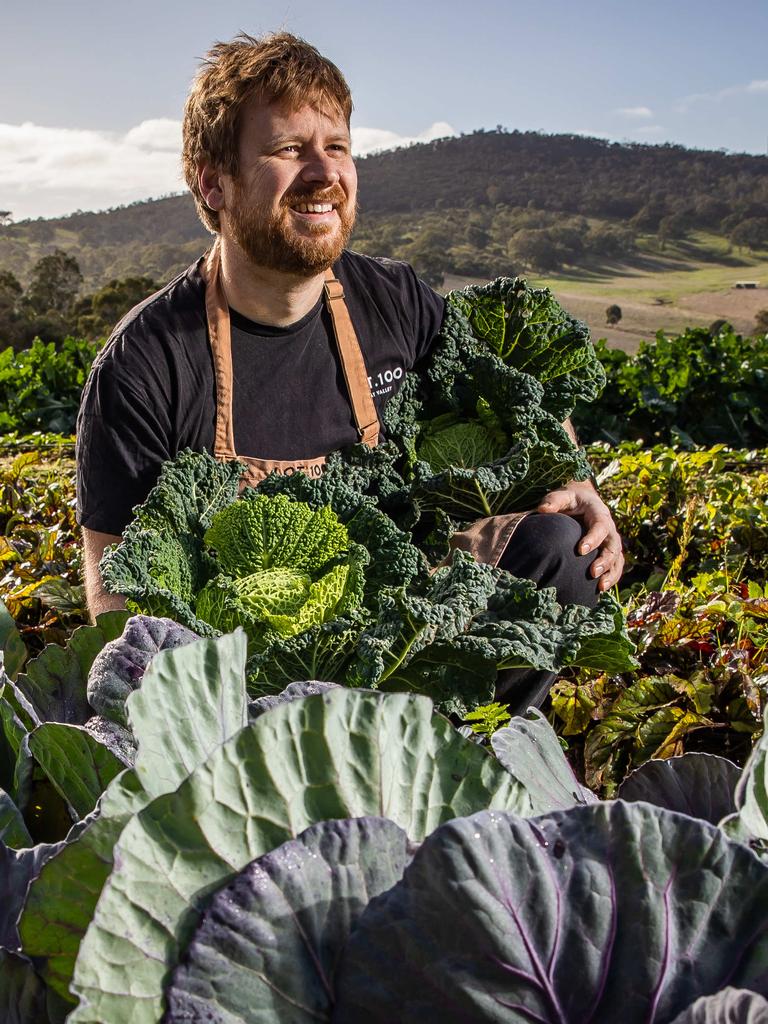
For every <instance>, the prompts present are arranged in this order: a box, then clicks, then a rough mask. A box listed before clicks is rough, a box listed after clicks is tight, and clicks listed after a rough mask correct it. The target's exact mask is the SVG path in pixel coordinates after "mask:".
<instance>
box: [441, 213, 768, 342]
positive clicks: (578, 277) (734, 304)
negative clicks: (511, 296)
mask: <svg viewBox="0 0 768 1024" xmlns="http://www.w3.org/2000/svg"><path fill="white" fill-rule="evenodd" d="M654 243H655V240H654ZM527 276H528V278H529V280H530V281H531V283H533V284H536V285H546V286H547V287H549V288H551V289H552V291H553V292H554V293H555V295H556V296H557V298H558V299H559V301H560V302H561V303H562V305H563V306H564V307H565V308H566V309H567V310H568V311H569V312H570V313H572V314H573V315H574V316H577V317H579V318H580V319H582V320H586V321H587V323H588V324H589V326H590V329H591V331H592V336H593V338H606V339H607V341H608V343H609V344H611V345H615V346H616V347H618V348H622V349H624V350H625V351H627V352H634V351H636V349H637V347H638V345H639V344H640V342H641V341H643V340H646V339H649V338H652V337H653V336H654V335H655V334H656V332H657V331H658V330H665V331H667V332H670V333H678V332H680V331H682V330H684V329H685V328H686V327H696V326H701V327H708V326H709V325H710V324H711V323H712V322H713V321H714V320H720V319H723V320H728V321H730V322H731V323H732V324H733V326H734V327H735V328H736V330H737V331H739V332H740V333H741V334H751V333H752V331H753V330H754V323H755V315H756V313H757V312H758V310H761V309H768V253H759V254H750V253H748V252H746V251H742V250H738V251H731V250H730V248H729V246H728V243H727V241H726V239H724V238H721V237H718V236H715V235H705V234H702V233H698V234H693V235H691V236H690V238H688V239H686V240H685V241H683V242H675V243H672V242H670V243H668V245H667V246H666V247H665V249H664V251H660V250H659V249H658V248H656V247H653V248H652V247H651V246H650V244H648V243H646V246H645V247H644V248H641V251H640V253H639V254H638V256H637V257H636V258H635V259H634V260H633V261H632V263H626V264H618V265H612V266H606V265H590V264H586V263H585V264H584V265H583V266H580V267H578V268H575V267H570V268H567V270H566V271H564V272H563V273H559V274H556V275H552V276H549V277H545V276H539V275H535V274H529V275H527ZM737 281H757V282H758V285H759V287H757V288H755V289H743V288H736V287H735V285H736V282H737ZM469 283H470V280H469V279H468V278H458V277H447V278H446V279H445V282H444V288H445V290H448V289H450V288H459V287H463V286H464V285H465V284H469ZM472 283H474V282H472ZM614 303H615V304H616V305H618V306H620V307H621V311H622V319H621V322H620V323H619V324H617V325H615V326H613V327H608V326H607V325H606V323H605V309H606V307H607V306H609V305H613V304H614Z"/></svg>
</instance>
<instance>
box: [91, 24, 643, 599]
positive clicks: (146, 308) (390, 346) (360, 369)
mask: <svg viewBox="0 0 768 1024" xmlns="http://www.w3.org/2000/svg"><path fill="white" fill-rule="evenodd" d="M351 110H352V102H351V97H350V93H349V89H348V87H347V85H346V82H345V81H344V79H343V77H342V75H341V73H340V72H339V71H338V69H337V68H336V67H335V66H334V65H333V64H331V63H330V62H329V61H328V60H326V59H325V58H324V57H322V56H321V55H320V54H319V53H318V52H317V50H315V49H314V48H313V47H311V46H309V45H308V44H307V43H305V42H303V41H302V40H300V39H297V38H296V37H294V36H291V35H289V34H287V33H282V34H278V35H273V36H268V37H266V38H264V39H261V40H257V39H253V38H251V37H249V36H245V35H243V36H239V37H237V38H236V39H235V40H233V41H232V42H230V43H226V44H222V43H220V44H217V45H216V46H214V48H213V49H212V50H211V52H210V53H209V54H208V57H207V59H206V62H205V63H204V64H203V66H202V68H201V69H200V72H199V74H198V76H197V78H196V80H195V82H194V84H193V87H192V90H191V92H190V95H189V98H188V100H187V105H186V109H185V117H184V133H183V135H184V146H183V163H184V172H185V177H186V180H187V184H188V185H189V187H190V190H191V191H192V193H193V195H194V197H195V202H196V204H197V209H198V212H199V215H200V217H201V219H202V220H203V222H204V223H205V224H206V226H207V227H208V228H209V229H210V230H211V231H212V232H213V233H214V234H215V235H216V242H215V244H214V246H213V248H212V250H211V252H210V253H209V254H208V256H207V258H206V259H205V260H201V261H198V263H196V264H195V265H194V266H192V267H190V268H189V269H188V270H187V271H186V272H185V273H184V274H182V275H180V277H178V278H176V279H175V280H174V281H172V282H171V283H170V284H169V285H168V286H166V287H165V288H164V289H163V290H162V291H160V292H158V293H157V295H155V296H152V297H151V298H150V299H148V300H146V301H145V302H144V303H142V304H141V305H139V306H138V307H136V308H135V309H134V310H132V311H131V312H130V313H129V314H128V315H127V316H126V317H125V318H124V319H123V320H122V321H121V322H120V323H119V324H118V325H117V327H116V328H115V331H114V332H113V334H112V337H111V338H110V340H109V342H108V343H107V345H106V347H105V348H104V350H103V351H102V353H101V354H100V355H99V357H98V359H97V360H96V363H95V364H94V367H93V371H92V373H91V376H90V378H89V381H88V384H87V385H86V389H85V391H84V395H83V403H82V406H81V412H80V418H79V422H78V516H79V522H80V523H81V526H82V528H83V543H84V556H85V557H84V570H85V583H86V594H87V598H88V605H89V608H90V610H91V613H92V614H93V615H96V614H98V613H99V612H101V611H104V610H107V609H109V608H117V607H121V606H122V604H123V601H122V598H120V597H119V596H118V595H112V594H107V593H106V592H105V591H104V589H103V587H102V585H101V580H100V576H99V572H98V563H99V560H100V558H101V556H102V554H103V551H104V548H105V547H106V545H108V544H111V543H114V542H116V541H117V540H119V535H120V533H121V531H122V530H123V528H124V527H125V525H126V524H127V522H128V521H129V519H130V512H131V508H132V507H133V506H134V505H135V504H137V503H138V502H140V501H142V500H143V499H144V497H145V496H146V494H147V492H148V491H149V489H150V488H151V486H152V484H153V483H154V482H155V480H156V478H157V475H158V473H159V470H160V466H161V465H162V463H163V461H165V460H166V459H169V458H172V457H173V456H174V455H175V454H176V453H177V452H178V451H179V450H181V449H182V448H185V447H191V448H194V449H207V450H210V451H213V452H214V453H215V454H216V455H217V456H218V457H220V458H226V457H235V456H237V457H238V458H243V459H244V460H245V461H246V462H247V464H248V465H249V475H250V479H251V481H257V480H258V479H260V478H262V477H263V475H264V474H265V473H266V472H268V471H269V470H271V469H276V470H278V471H282V472H291V471H294V470H295V469H302V470H304V471H308V472H321V471H322V463H323V460H324V457H325V456H326V455H327V454H329V453H330V452H331V451H334V450H336V449H338V448H341V447H343V446H345V445H348V444H350V443H352V442H354V441H357V440H361V439H362V440H363V441H365V442H366V443H370V444H375V443H376V439H377V437H378V433H379V422H380V419H381V414H382V412H383V409H384V407H385V405H386V401H387V400H388V398H389V397H391V394H392V393H393V388H394V387H395V386H396V385H397V382H398V381H399V380H402V377H403V375H404V373H405V372H406V371H407V370H410V369H411V368H413V367H414V366H416V365H417V364H418V362H419V360H420V359H421V358H422V357H423V356H424V355H425V354H426V352H427V351H428V349H429V346H430V344H431V342H432V340H433V338H434V337H435V335H436V334H437V333H438V330H439V328H440V323H441V319H442V314H443V306H444V301H443V299H442V298H441V297H440V296H438V295H437V294H436V293H435V292H433V291H432V290H431V289H430V288H428V287H427V286H426V285H425V284H423V282H420V281H419V280H418V279H417V278H416V276H415V274H414V273H413V270H412V269H411V268H410V267H408V266H407V265H406V264H402V263H397V262H395V261H391V260H375V259H371V258H369V257H365V256H361V255H360V254H357V253H353V252H350V251H349V250H347V249H346V248H345V246H346V243H347V241H348V239H349V237H350V234H351V231H352V227H353V224H354V219H355V209H356V195H357V178H356V172H355V166H354V163H353V161H352V156H351V151H350V137H349V120H350V114H351ZM334 278H335V280H334ZM387 371H389V372H387ZM385 375H386V376H385ZM384 379H386V380H388V381H392V382H393V383H392V384H391V385H387V386H381V387H379V388H374V389H373V393H371V390H370V388H369V384H370V382H371V381H377V380H384ZM538 512H539V514H538V515H534V516H531V517H529V518H528V519H526V520H524V521H523V523H522V524H520V526H519V528H518V533H519V536H518V534H515V538H514V539H515V543H514V544H509V545H506V548H507V550H504V551H503V552H500V554H501V559H502V560H501V562H500V564H502V565H503V566H504V567H505V568H509V569H510V570H511V571H514V572H516V573H517V574H518V575H527V576H530V577H531V578H533V579H536V580H537V581H538V582H542V583H554V585H557V586H558V587H559V590H560V592H561V600H563V601H565V602H568V601H573V600H575V601H580V602H581V603H593V602H594V601H595V600H596V591H597V590H605V589H607V588H608V587H610V586H612V585H613V584H614V583H615V582H616V580H617V579H618V578H619V576H620V574H621V568H622V564H623V562H622V556H621V542H620V539H619V537H618V534H617V532H616V528H615V526H614V524H613V522H612V520H611V517H610V513H609V512H608V509H607V508H606V506H605V505H604V503H603V502H602V501H601V499H600V497H599V496H598V494H597V492H596V491H595V489H594V488H593V487H592V485H591V484H590V483H575V482H572V483H570V484H568V485H566V486H565V487H563V488H561V489H560V490H557V491H554V492H552V493H551V494H549V495H547V496H546V498H545V499H544V501H543V502H542V505H541V506H540V508H539V510H538ZM558 513H565V515H558ZM570 517H578V519H579V521H580V523H581V526H583V527H584V530H585V532H584V534H583V536H582V528H581V526H580V525H579V523H578V522H576V521H575V520H574V519H573V518H570ZM577 543H578V545H579V554H577V553H576V550H575V547H576V545H577ZM545 563H546V564H545Z"/></svg>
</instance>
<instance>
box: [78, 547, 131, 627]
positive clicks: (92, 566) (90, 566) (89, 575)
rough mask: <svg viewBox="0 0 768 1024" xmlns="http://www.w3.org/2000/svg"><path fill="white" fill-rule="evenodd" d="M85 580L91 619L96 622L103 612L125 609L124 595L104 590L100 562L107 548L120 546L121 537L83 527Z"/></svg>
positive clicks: (86, 597)
mask: <svg viewBox="0 0 768 1024" xmlns="http://www.w3.org/2000/svg"><path fill="white" fill-rule="evenodd" d="M82 532H83V580H84V582H85V599H86V603H87V605H88V611H89V612H90V615H91V619H92V620H94V621H95V619H96V616H97V615H100V614H101V612H113V611H121V610H122V609H123V608H125V598H124V597H123V595H122V594H109V593H107V591H106V590H105V589H104V584H103V583H102V582H101V573H100V572H99V562H100V561H101V556H102V555H103V554H104V550H105V548H107V547H108V546H109V545H110V544H118V543H119V542H120V539H121V538H120V536H119V535H117V536H116V535H115V534H114V533H99V532H98V531H97V530H88V529H86V527H83V531H82Z"/></svg>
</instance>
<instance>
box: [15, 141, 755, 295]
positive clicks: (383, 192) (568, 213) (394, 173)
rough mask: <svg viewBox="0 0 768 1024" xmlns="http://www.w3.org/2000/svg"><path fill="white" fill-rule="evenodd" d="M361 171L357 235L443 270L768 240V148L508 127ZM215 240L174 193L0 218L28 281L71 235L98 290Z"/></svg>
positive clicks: (171, 264) (157, 276) (70, 248)
mask: <svg viewBox="0 0 768 1024" xmlns="http://www.w3.org/2000/svg"><path fill="white" fill-rule="evenodd" d="M358 173H359V178H360V206H361V216H360V220H359V225H358V229H357V231H356V234H355V236H354V239H353V244H354V246H355V247H356V248H359V249H361V250H362V251H365V252H369V253H376V254H381V255H389V256H394V257H398V258H403V259H409V260H410V261H411V262H412V263H413V264H414V266H415V267H416V268H417V270H418V271H419V272H420V273H422V274H423V275H425V276H426V277H427V278H428V279H429V280H431V281H433V282H437V281H439V278H440V277H441V276H442V275H443V274H444V273H454V274H462V275H468V276H475V275H477V276H479V277H492V276H495V275H496V274H497V273H508V272H509V270H510V267H514V268H515V270H527V269H534V270H540V271H551V270H557V269H558V268H560V267H562V266H563V265H569V264H570V265H573V264H577V263H578V262H579V261H580V260H583V259H584V258H585V257H588V258H590V259H591V258H596V259H599V260H604V261H614V262H616V261H618V260H622V259H627V258H631V256H632V254H633V253H634V252H635V250H636V247H637V245H638V240H639V239H642V240H643V244H647V241H648V238H649V236H650V237H651V239H652V241H653V243H654V245H657V247H658V248H659V249H661V250H663V249H664V247H665V245H666V244H667V242H668V241H671V240H679V239H684V238H686V236H687V235H688V234H689V233H690V232H692V231H706V232H710V233H713V234H716V235H720V236H722V237H724V238H725V239H727V240H728V242H729V243H730V244H731V245H733V246H735V247H737V248H740V249H745V250H751V251H757V250H764V249H767V248H768V158H766V157H763V156H748V155H739V154H726V153H722V152H709V151H704V150H689V149H685V148H683V147H682V146H671V145H664V146H641V145H631V144H619V143H609V142H605V141H603V140H600V139H590V138H584V137H582V136H574V135H541V134H538V133H536V132H517V131H513V132H508V131H505V130H503V129H496V130H494V131H477V132H473V133H472V134H470V135H463V136H461V137H459V138H449V139H442V140H438V141H436V142H431V143H426V144H422V145H417V146H411V147H406V148H402V149H397V150H393V151H391V152H387V153H381V154H377V155H374V156H369V157H366V158H364V159H361V160H359V161H358ZM209 241H210V235H209V234H208V233H207V232H206V231H205V230H204V229H203V227H202V225H201V224H200V222H199V220H198V219H197V216H196V213H195V209H194V205H193V203H192V199H191V197H190V196H186V195H185V196H171V197H169V198H166V199H160V200H155V201H147V202H141V203H134V204H131V205H129V206H124V207H120V208H118V209H115V210H110V211H107V212H105V213H76V214H73V215H71V216H69V217H64V218H57V219H50V220H34V221H23V222H20V223H18V224H8V225H6V226H4V227H0V269H3V268H4V269H6V270H9V271H12V272H13V273H14V275H15V276H16V277H17V279H18V280H19V281H20V282H21V283H22V285H23V286H26V285H27V284H29V283H30V282H31V278H32V273H33V266H34V265H35V263H36V262H37V261H38V260H39V259H40V258H41V257H42V256H45V255H47V254H51V253H52V252H53V251H54V250H55V249H56V248H60V249H62V250H64V251H65V252H67V253H69V254H70V255H72V256H74V257H75V258H76V260H77V262H78V266H79V268H80V271H81V273H82V275H83V282H84V287H85V288H86V289H90V290H95V289H97V288H99V287H101V286H102V285H104V284H105V283H106V282H108V281H109V280H111V279H123V278H126V277H131V276H132V277H149V278H152V279H154V280H161V281H162V280H165V279H167V278H168V277H170V276H171V275H172V274H174V273H176V272H178V271H179V270H181V269H182V268H183V267H184V266H186V265H187V264H189V263H190V262H191V261H192V260H193V259H194V258H195V257H196V256H197V255H199V254H200V253H201V252H202V251H203V249H205V248H206V246H207V245H208V244H209Z"/></svg>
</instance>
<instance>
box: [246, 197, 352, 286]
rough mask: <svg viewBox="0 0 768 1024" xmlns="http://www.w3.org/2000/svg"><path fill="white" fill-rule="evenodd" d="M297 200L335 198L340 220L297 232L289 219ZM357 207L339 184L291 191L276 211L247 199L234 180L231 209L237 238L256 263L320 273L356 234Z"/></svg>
mask: <svg viewBox="0 0 768 1024" xmlns="http://www.w3.org/2000/svg"><path fill="white" fill-rule="evenodd" d="M298 203H333V204H334V205H335V208H336V214H337V216H338V218H339V223H338V225H333V224H321V223H319V224H315V225H313V224H309V225H307V228H308V230H309V232H310V234H309V236H307V235H302V234H299V233H298V231H296V230H295V229H294V228H292V227H291V225H290V218H291V212H290V207H291V206H294V205H296V204H298ZM355 213H356V211H355V208H354V206H352V205H351V204H350V203H349V200H348V199H347V196H346V193H345V192H344V190H343V189H342V188H341V186H340V185H333V186H332V187H331V188H329V189H324V190H323V191H321V192H318V191H315V192H308V193H296V192H293V193H290V194H287V195H285V196H283V199H282V200H281V203H280V209H279V210H278V212H277V213H275V214H272V213H270V212H268V211H266V210H265V209H264V207H263V206H254V205H253V204H249V202H248V199H247V196H246V195H245V193H244V191H243V190H242V189H241V188H240V186H239V184H238V183H237V182H235V202H234V203H233V204H231V205H230V207H229V208H228V209H227V217H228V220H229V223H230V226H231V228H232V234H233V236H234V239H235V241H236V242H237V244H238V245H239V246H240V248H241V249H242V250H243V252H244V253H245V254H246V256H247V257H248V259H249V260H250V261H251V262H252V263H254V264H256V265H257V266H260V267H267V268H269V269H270V270H279V271H281V272H283V273H287V274H298V275H300V276H302V277H314V276H315V275H316V274H321V273H322V272H323V271H324V270H327V269H328V267H330V266H332V265H333V264H334V263H335V262H336V260H337V259H338V258H339V256H341V253H342V250H343V249H344V247H345V245H346V244H347V242H348V241H349V238H350V235H351V234H352V228H353V227H354V224H355Z"/></svg>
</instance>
